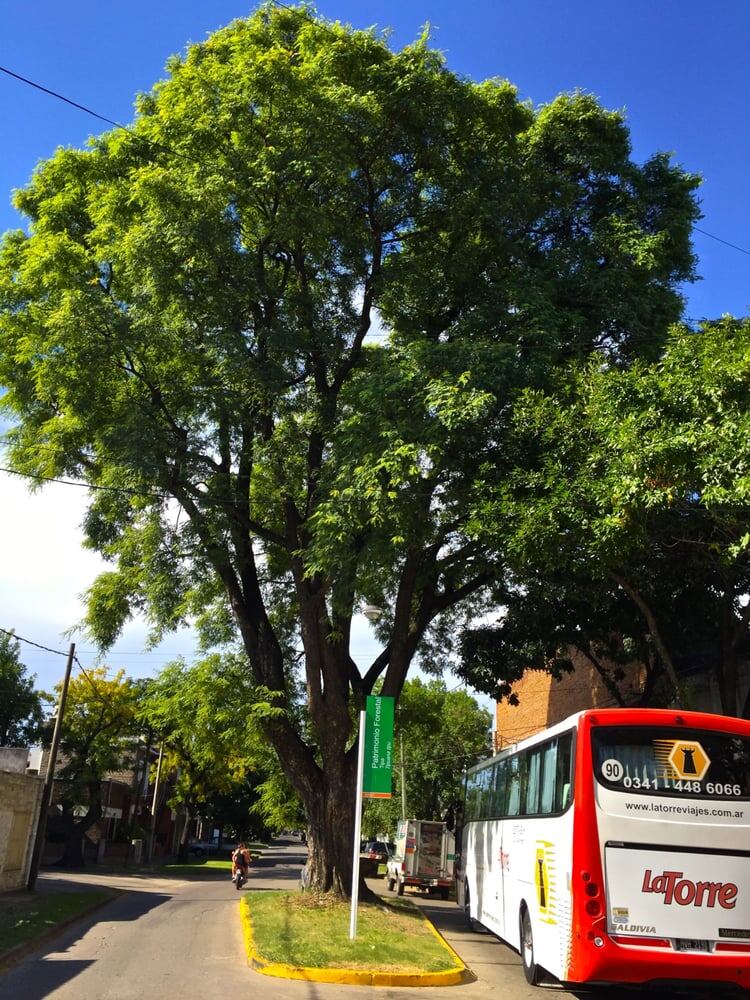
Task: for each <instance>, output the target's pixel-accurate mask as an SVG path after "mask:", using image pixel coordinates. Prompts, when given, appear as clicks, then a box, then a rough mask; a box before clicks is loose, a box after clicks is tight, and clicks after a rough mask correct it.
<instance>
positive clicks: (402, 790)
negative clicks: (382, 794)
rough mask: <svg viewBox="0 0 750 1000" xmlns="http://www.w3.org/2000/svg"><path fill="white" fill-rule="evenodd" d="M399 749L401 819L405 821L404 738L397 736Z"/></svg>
mask: <svg viewBox="0 0 750 1000" xmlns="http://www.w3.org/2000/svg"><path fill="white" fill-rule="evenodd" d="M398 743H399V746H400V747H401V819H406V771H405V770H404V737H403V736H402V735H401V733H399V734H398Z"/></svg>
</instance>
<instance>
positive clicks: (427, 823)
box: [386, 819, 456, 899]
mask: <svg viewBox="0 0 750 1000" xmlns="http://www.w3.org/2000/svg"><path fill="white" fill-rule="evenodd" d="M455 854H456V840H455V837H454V836H453V834H452V833H451V831H450V830H449V829H448V828H447V827H446V825H445V823H437V822H433V821H432V820H426V819H402V820H399V823H398V830H397V832H396V850H395V851H394V853H393V856H392V857H391V858H389V860H388V865H387V873H386V884H387V886H388V888H389V890H390V891H391V892H393V891H394V890H395V891H396V892H397V893H398V895H399V896H402V895H403V893H404V889H405V888H406V886H407V885H413V886H416V887H417V888H418V889H421V890H423V891H426V892H429V893H433V892H434V893H437V892H439V893H440V895H441V896H442V897H443V899H447V898H448V894H449V893H450V890H451V886H452V885H453V865H454V861H455Z"/></svg>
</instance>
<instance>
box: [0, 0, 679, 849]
mask: <svg viewBox="0 0 750 1000" xmlns="http://www.w3.org/2000/svg"><path fill="white" fill-rule="evenodd" d="M167 69H168V75H167V77H166V79H164V80H163V81H162V82H160V83H159V84H157V85H156V87H154V89H153V90H152V91H151V92H150V93H148V94H144V95H142V96H141V97H140V98H139V101H138V105H137V116H136V120H135V122H134V123H133V125H132V129H131V131H130V132H123V131H116V132H112V133H109V134H105V135H103V136H101V137H99V138H98V139H95V140H94V141H93V142H92V143H91V145H90V147H89V148H88V149H87V150H85V151H81V150H71V149H66V150H59V151H58V152H57V153H56V154H55V155H54V156H53V157H52V158H51V159H49V160H48V161H46V162H45V163H43V164H41V165H40V166H39V167H38V168H37V170H36V171H35V173H34V176H33V178H32V180H31V183H30V184H29V186H28V187H27V188H26V189H25V190H23V191H21V192H20V193H19V194H18V195H17V197H16V204H17V206H18V208H19V209H20V210H21V211H22V212H24V213H25V215H26V217H27V219H28V221H29V232H28V233H25V232H21V231H16V232H12V233H8V234H6V236H5V237H4V239H3V241H2V246H0V384H2V385H4V386H6V387H7V392H6V393H5V395H4V396H3V398H2V407H3V408H4V410H5V411H6V412H7V413H8V414H9V415H10V416H12V417H13V418H14V419H15V420H16V421H17V425H16V426H15V427H14V428H13V429H12V430H11V432H10V433H9V435H8V444H9V455H10V461H11V462H12V463H13V467H14V468H15V469H17V470H18V471H20V472H29V473H34V474H36V475H42V476H45V475H54V476H58V475H62V474H65V475H68V476H79V477H83V478H85V479H86V480H87V481H89V482H90V483H91V484H92V485H95V486H99V487H106V488H110V489H112V490H115V492H113V493H106V492H99V493H97V495H96V497H95V499H94V500H93V501H92V503H91V510H90V514H89V517H88V518H87V521H86V530H87V532H88V538H89V542H90V544H91V545H92V546H93V547H94V548H96V549H97V550H98V551H99V552H101V553H102V554H103V555H104V556H105V557H106V558H107V559H108V560H110V561H111V563H112V569H111V570H110V571H109V572H108V573H107V574H106V575H104V576H103V577H102V578H101V579H100V580H99V581H97V583H95V584H94V586H93V587H92V589H91V592H90V594H89V602H88V612H87V618H86V624H87V626H88V629H89V631H90V632H91V634H92V635H93V636H94V637H95V639H96V640H97V641H98V642H99V643H100V644H102V645H103V646H106V645H108V644H110V643H111V642H112V641H113V638H114V637H115V636H116V635H117V634H118V632H119V631H120V629H121V628H122V626H123V624H124V623H125V622H126V621H127V619H128V617H129V616H130V615H132V614H134V613H136V612H143V613H144V614H145V615H146V617H147V618H148V620H149V622H150V623H151V626H152V632H153V637H154V638H158V637H159V635H161V633H162V632H163V631H165V630H168V629H171V628H174V627H175V626H176V625H177V624H178V623H180V622H183V621H197V622H198V624H199V626H200V627H201V629H202V630H203V635H204V639H205V641H206V642H207V643H211V642H216V641H217V640H219V641H226V639H227V638H229V636H228V634H227V633H228V627H229V622H230V620H231V622H232V626H231V627H232V628H233V629H234V630H235V632H236V633H238V634H239V635H240V637H241V639H242V643H243V646H244V650H245V653H246V655H247V660H248V662H249V666H250V670H251V672H252V675H253V681H254V684H255V685H261V686H264V687H265V688H267V689H268V690H270V691H272V692H274V697H273V699H272V700H271V701H269V703H268V704H269V706H270V707H273V708H283V709H284V713H285V714H283V715H277V716H275V717H272V716H270V715H267V716H266V719H265V721H264V723H263V725H264V729H265V731H266V733H267V735H268V736H269V738H270V739H272V740H273V742H274V746H275V747H276V749H277V751H278V753H279V755H280V760H281V763H282V766H283V769H284V773H285V774H286V776H287V778H288V779H289V780H290V781H292V782H293V783H294V785H295V787H296V788H297V789H298V791H299V792H300V794H302V795H303V796H304V797H305V805H306V808H307V810H308V813H309V812H310V811H311V810H312V807H313V805H314V803H315V802H316V801H319V800H320V799H321V797H325V796H326V795H331V796H334V797H339V798H341V797H342V796H345V797H346V796H351V794H352V792H353V781H354V761H353V753H352V751H351V719H352V715H353V710H354V709H355V708H356V707H357V706H358V705H360V704H361V701H362V698H363V697H364V695H366V694H367V692H368V691H370V690H372V686H373V684H374V683H375V681H376V680H378V679H379V678H380V677H382V678H383V691H384V693H386V694H390V695H394V696H398V695H399V693H400V691H401V688H402V686H403V683H404V681H405V679H406V676H407V672H408V669H409V666H410V664H411V662H412V660H413V658H414V657H415V655H418V652H419V651H420V650H424V651H425V652H426V655H427V658H428V659H429V660H430V664H431V666H432V667H433V668H436V669H439V668H440V667H441V666H442V665H444V664H445V663H447V662H449V657H450V653H451V646H452V641H451V640H452V636H453V635H454V634H455V632H456V628H455V626H456V625H457V624H458V623H459V622H461V621H462V620H463V621H466V620H469V619H471V617H472V616H473V615H475V614H476V613H477V612H483V611H486V610H487V608H488V607H489V606H491V605H492V604H493V594H492V590H491V587H492V585H493V583H495V582H497V580H498V578H499V577H501V576H502V574H503V572H504V567H505V555H504V553H503V552H502V551H499V546H498V534H497V532H496V531H495V529H494V526H492V524H491V521H490V520H489V519H488V518H485V517H484V516H483V513H482V509H481V507H482V503H483V502H484V501H483V498H485V497H486V496H487V494H488V491H489V492H490V493H492V492H493V491H497V489H498V488H499V484H502V483H503V482H504V481H505V478H506V477H507V474H508V471H509V469H510V468H512V464H509V461H510V460H512V458H513V456H512V455H511V454H509V453H507V450H506V448H507V441H508V438H509V435H510V434H511V427H510V424H509V421H510V415H511V404H512V402H513V400H514V398H515V396H516V394H517V393H518V392H519V391H521V390H523V389H526V388H536V389H539V388H544V387H545V386H547V385H548V384H549V381H550V375H551V372H552V371H554V369H555V366H557V365H560V364H563V363H567V361H568V360H570V359H575V358H580V357H584V356H587V355H588V354H589V353H590V352H591V351H592V350H595V349H597V348H602V347H606V348H607V349H608V350H609V351H610V353H611V354H612V356H613V357H616V358H617V359H618V360H619V361H620V363H623V364H624V363H626V362H627V361H628V360H629V359H632V358H633V357H635V356H637V355H639V354H643V355H645V356H655V355H656V354H658V351H659V350H660V348H661V345H662V344H663V341H664V337H665V335H666V331H667V328H668V325H669V323H671V322H673V321H675V320H676V319H677V318H678V317H679V314H680V309H681V298H680V294H679V290H678V289H679V285H680V283H681V282H682V281H685V280H689V279H690V278H691V277H692V275H693V263H694V262H693V257H692V252H691V249H690V240H689V234H690V227H691V225H692V222H693V221H694V219H695V218H696V217H697V212H698V210H697V206H696V202H695V196H694V190H695V188H696V185H697V180H696V178H695V177H693V176H691V175H689V174H686V173H685V172H683V171H682V170H680V169H679V168H677V167H675V166H673V165H671V164H670V163H669V161H668V159H667V158H666V157H664V156H661V155H660V156H656V157H653V158H651V159H649V160H647V161H646V162H645V163H644V164H643V165H641V166H639V165H637V164H635V163H634V162H633V161H632V160H631V159H630V146H629V137H628V131H627V128H626V125H625V123H624V121H623V118H622V116H621V115H620V114H619V113H615V112H610V111H606V110H605V109H603V108H601V106H600V105H599V104H598V103H597V102H596V100H594V99H593V98H592V97H590V96H588V95H585V94H572V95H568V96H564V97H560V98H558V99H556V100H555V101H553V102H552V103H551V104H549V105H547V106H544V107H541V108H539V109H533V108H532V107H530V106H529V105H527V104H525V103H522V102H520V101H519V100H518V97H517V94H516V91H515V89H514V88H513V87H512V86H511V85H510V84H508V83H507V82H503V81H498V80H489V81H485V82H483V83H474V82H472V81H471V80H468V79H466V78H463V77H459V76H457V75H456V74H454V73H452V72H450V71H449V70H448V69H447V68H446V66H445V64H444V60H443V58H442V56H441V55H440V54H439V53H438V52H437V51H435V50H432V49H430V48H429V45H428V40H427V38H426V37H422V38H420V39H419V40H418V41H417V42H415V43H414V44H412V45H409V46H407V47H405V48H404V49H402V50H401V51H399V52H393V51H391V50H390V49H389V47H388V45H387V44H386V41H385V40H384V38H383V37H381V36H379V35H378V34H377V33H376V32H375V31H354V30H351V29H348V28H346V27H344V26H342V25H340V24H337V23H336V24H331V23H324V22H322V21H319V20H316V19H315V18H314V17H313V16H312V15H310V14H309V13H308V12H307V11H306V10H305V9H303V8H299V9H287V8H279V7H277V6H276V5H273V4H266V5H264V6H262V7H261V8H260V9H259V10H258V11H257V12H256V13H255V14H253V15H252V16H251V17H249V18H248V19H247V20H238V21H235V22H233V23H232V24H231V25H230V26H229V27H227V28H224V29H222V30H220V31H218V32H216V33H215V34H214V35H212V36H211V37H210V38H209V39H208V40H207V41H205V42H204V43H202V44H200V45H194V46H191V47H190V48H189V49H188V51H187V52H186V53H185V55H184V56H182V57H175V58H173V59H172V60H170V63H169V65H168V67H167ZM378 317H381V318H382V319H383V321H384V323H385V324H386V327H387V328H388V330H389V334H388V335H387V336H386V337H384V338H382V339H380V340H378V339H377V338H375V337H374V336H372V334H373V332H374V329H373V323H375V322H376V321H377V319H378ZM117 491H120V492H117ZM362 600H365V601H368V602H374V603H377V604H378V605H380V606H381V607H383V608H384V609H385V612H386V613H385V614H384V616H383V618H382V620H381V622H380V624H379V626H378V628H379V631H380V635H381V637H382V639H383V643H384V647H385V649H384V652H383V654H382V656H380V657H379V658H378V659H377V660H376V661H375V663H373V664H372V665H371V666H370V668H369V669H368V670H367V671H365V672H364V673H362V672H360V671H359V670H358V668H357V666H356V665H355V663H354V660H353V658H352V656H351V655H350V649H349V639H350V635H351V621H352V617H353V615H354V613H355V611H356V608H357V607H358V605H359V604H360V602H361V601H362ZM207 609H210V610H208V611H207ZM446 622H449V623H450V627H447V626H446ZM300 644H301V645H302V647H303V649H304V663H303V664H302V665H300V660H299V657H298V655H297V649H298V647H299V645H300ZM302 671H303V672H304V685H305V690H306V692H307V698H308V708H309V712H308V715H307V717H306V719H305V721H304V724H303V725H300V724H298V721H297V715H296V713H295V711H294V709H295V707H296V702H297V698H298V691H299V688H300V681H301V679H302V678H301V677H300V674H301V673H302ZM323 771H325V778H324V777H323ZM326 790H328V791H326ZM342 842H343V841H342Z"/></svg>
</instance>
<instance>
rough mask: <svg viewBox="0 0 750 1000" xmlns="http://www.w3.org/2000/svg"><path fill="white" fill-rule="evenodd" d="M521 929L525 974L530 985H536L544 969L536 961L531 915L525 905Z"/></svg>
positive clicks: (522, 959) (522, 912)
mask: <svg viewBox="0 0 750 1000" xmlns="http://www.w3.org/2000/svg"><path fill="white" fill-rule="evenodd" d="M520 929H521V961H522V962H523V974H524V976H525V977H526V982H527V983H528V984H529V986H536V985H537V983H539V982H540V980H541V978H542V970H541V969H540V968H539V966H538V965H537V964H536V962H535V961H534V937H533V934H532V933H531V917H530V916H529V911H528V910H527V909H526V907H525V906H524V907H523V908H522V910H521V918H520Z"/></svg>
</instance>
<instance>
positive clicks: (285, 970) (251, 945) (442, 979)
mask: <svg viewBox="0 0 750 1000" xmlns="http://www.w3.org/2000/svg"><path fill="white" fill-rule="evenodd" d="M422 917H423V919H424V921H425V922H426V923H427V925H428V927H429V928H430V930H431V931H432V933H433V934H434V935H435V937H436V938H438V940H439V941H440V942H441V944H442V945H443V947H444V948H445V949H446V950H447V951H448V952H449V953H450V954H451V955H452V956H453V958H454V959H455V962H456V965H455V966H454V967H453V968H452V969H446V970H445V972H374V971H372V972H369V971H366V970H364V969H309V968H306V967H304V966H299V965H285V964H284V963H283V962H266V961H265V960H264V959H262V958H260V956H259V955H258V953H257V952H256V950H255V942H254V940H253V924H252V921H251V919H250V907H249V906H248V905H247V903H246V900H244V899H241V900H240V919H241V921H242V936H243V938H244V939H245V951H246V952H247V960H248V964H249V965H250V966H251V967H252V968H253V969H255V971H256V972H260V973H261V974H262V975H264V976H276V977H277V978H279V979H305V980H307V981H308V982H316V983H340V984H346V985H349V986H459V985H461V984H462V983H468V982H473V981H474V979H475V976H474V975H473V973H471V972H470V971H469V970H468V969H467V968H466V966H465V965H464V963H463V962H462V961H461V959H460V958H459V957H458V955H457V954H456V952H455V951H454V950H453V948H451V946H450V945H449V944H448V942H447V941H446V940H445V938H444V937H443V935H442V934H441V933H440V931H439V930H438V929H437V928H436V927H435V926H434V925H433V923H432V922H431V921H430V920H428V919H427V917H425V916H424V914H423V915H422Z"/></svg>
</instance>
